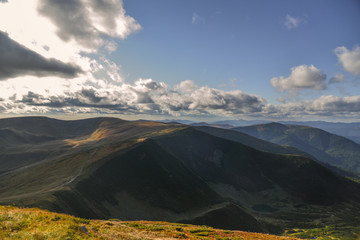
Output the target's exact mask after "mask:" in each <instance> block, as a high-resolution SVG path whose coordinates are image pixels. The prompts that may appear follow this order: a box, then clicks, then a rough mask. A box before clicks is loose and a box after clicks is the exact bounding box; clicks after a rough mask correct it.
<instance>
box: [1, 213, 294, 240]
mask: <svg viewBox="0 0 360 240" xmlns="http://www.w3.org/2000/svg"><path fill="white" fill-rule="evenodd" d="M0 239H36V240H42V239H216V240H233V239H234V240H235V239H236V240H240V239H244V240H245V239H246V240H255V239H267V240H280V239H284V240H285V239H286V240H290V239H295V238H286V237H278V236H273V235H268V234H257V233H248V232H240V231H228V230H220V229H214V228H211V227H207V226H194V225H189V224H178V223H167V222H149V221H136V222H125V221H120V220H116V219H114V220H107V221H105V220H88V219H82V218H76V217H73V216H69V215H65V214H58V213H52V212H49V211H44V210H39V209H34V208H24V209H20V208H16V207H11V206H0Z"/></svg>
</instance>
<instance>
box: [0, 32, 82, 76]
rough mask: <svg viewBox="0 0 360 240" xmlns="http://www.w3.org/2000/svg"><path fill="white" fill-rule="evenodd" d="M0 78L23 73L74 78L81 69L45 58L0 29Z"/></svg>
mask: <svg viewBox="0 0 360 240" xmlns="http://www.w3.org/2000/svg"><path fill="white" fill-rule="evenodd" d="M0 52H1V54H0V80H6V79H8V78H12V77H18V76H23V75H33V76H38V77H44V76H54V75H55V76H62V77H64V78H74V77H76V76H77V75H78V74H79V73H81V72H82V70H81V69H80V68H79V67H78V66H75V65H74V64H67V63H63V62H61V61H59V60H56V59H54V58H51V59H47V58H45V57H43V56H41V55H40V54H38V53H36V52H34V51H32V50H30V49H28V48H26V47H24V46H22V45H20V44H18V43H17V42H15V41H14V40H12V39H11V38H9V36H8V35H7V34H6V33H5V32H2V31H0Z"/></svg>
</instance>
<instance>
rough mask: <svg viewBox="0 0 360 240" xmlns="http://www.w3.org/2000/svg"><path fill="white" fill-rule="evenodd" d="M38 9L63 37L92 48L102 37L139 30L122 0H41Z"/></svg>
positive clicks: (65, 39)
mask: <svg viewBox="0 0 360 240" xmlns="http://www.w3.org/2000/svg"><path fill="white" fill-rule="evenodd" d="M38 12H39V13H40V14H42V15H43V16H45V17H47V18H49V19H50V20H51V21H52V22H53V23H54V24H55V26H56V27H57V35H58V36H59V37H60V38H61V39H62V40H64V41H70V40H74V41H76V42H77V43H78V44H80V45H81V46H83V47H85V48H87V49H92V50H93V49H97V48H99V47H100V46H101V45H103V44H104V36H111V37H120V38H126V37H127V36H128V35H129V34H131V33H132V32H136V31H138V30H140V29H141V26H140V25H139V24H138V23H137V22H136V21H135V19H133V18H132V17H130V16H127V15H126V14H125V10H124V9H123V3H122V1H121V0H91V1H82V0H66V1H59V0H40V2H39V5H38ZM111 48H114V46H112V47H111Z"/></svg>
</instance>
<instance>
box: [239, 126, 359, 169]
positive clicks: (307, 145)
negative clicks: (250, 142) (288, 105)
mask: <svg viewBox="0 0 360 240" xmlns="http://www.w3.org/2000/svg"><path fill="white" fill-rule="evenodd" d="M233 130H236V131H240V132H242V133H246V134H249V135H251V136H253V137H256V138H260V139H263V140H265V141H270V142H272V143H276V144H280V145H287V146H292V147H295V148H297V149H300V150H302V151H304V152H306V153H308V154H311V155H312V156H314V157H315V158H316V159H317V160H319V161H320V162H323V163H326V164H330V165H333V166H336V167H339V168H341V169H344V170H347V171H351V172H355V173H357V174H359V173H360V144H357V143H356V142H354V141H351V140H349V139H347V138H345V137H342V136H338V135H335V134H331V133H329V132H326V131H324V130H321V129H318V128H313V127H309V126H300V125H284V124H280V123H268V124H260V125H253V126H248V127H237V128H233Z"/></svg>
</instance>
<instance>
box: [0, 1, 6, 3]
mask: <svg viewBox="0 0 360 240" xmlns="http://www.w3.org/2000/svg"><path fill="white" fill-rule="evenodd" d="M7 2H8V0H0V3H7Z"/></svg>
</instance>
